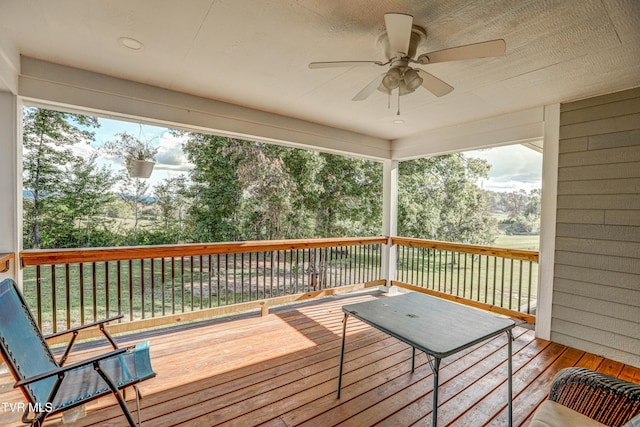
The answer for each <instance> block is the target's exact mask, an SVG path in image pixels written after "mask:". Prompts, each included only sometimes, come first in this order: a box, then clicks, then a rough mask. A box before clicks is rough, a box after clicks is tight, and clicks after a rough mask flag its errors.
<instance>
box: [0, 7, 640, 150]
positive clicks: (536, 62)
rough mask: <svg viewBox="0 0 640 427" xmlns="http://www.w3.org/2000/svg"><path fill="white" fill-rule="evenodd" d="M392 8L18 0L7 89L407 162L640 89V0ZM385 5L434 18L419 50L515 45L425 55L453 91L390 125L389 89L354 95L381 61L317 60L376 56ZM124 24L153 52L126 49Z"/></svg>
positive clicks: (5, 18) (3, 40) (420, 96)
mask: <svg viewBox="0 0 640 427" xmlns="http://www.w3.org/2000/svg"><path fill="white" fill-rule="evenodd" d="M34 6H37V7H34ZM392 9H393V10H392ZM395 9H397V5H395V4H390V3H389V2H385V1H377V2H373V3H372V2H370V1H366V2H364V1H363V2H360V1H358V2H349V3H348V4H343V5H339V6H336V5H331V4H328V3H327V4H324V3H313V2H309V3H304V2H302V3H301V2H297V1H284V2H279V3H278V4H269V7H267V6H266V5H256V4H255V3H253V2H245V1H238V2H228V3H227V2H216V1H213V0H198V1H196V2H193V3H190V6H189V7H184V6H182V5H180V4H179V3H171V2H168V3H164V4H158V3H157V2H153V1H150V0H146V1H140V2H136V3H135V5H131V4H130V3H129V2H125V1H115V2H108V3H90V2H83V1H71V2H67V3H65V4H64V5H60V4H51V3H50V2H45V1H36V2H30V3H25V2H21V1H14V0H10V1H8V2H4V3H3V12H4V13H3V14H2V16H1V17H0V63H1V65H2V66H0V90H5V91H10V92H13V93H14V94H16V95H20V96H21V97H24V98H25V99H26V100H28V101H30V102H44V103H50V104H54V105H57V106H58V107H60V108H72V109H74V108H79V109H87V110H89V111H93V112H94V113H96V114H98V115H111V116H117V117H120V118H123V119H128V120H135V121H145V122H152V123H163V124H167V125H171V126H175V127H181V128H188V129H195V130H200V131H205V132H215V133H220V134H228V135H234V136H240V137H247V138H253V139H259V140H264V141H269V142H275V143H280V144H286V145H295V146H300V147H305V148H311V149H316V150H322V151H330V152H335V153H341V154H347V155H354V156H360V157H366V158H371V159H376V160H386V159H395V160H405V159H410V158H415V157H421V156H429V155H435V154H442V153H446V152H455V151H460V150H464V149H473V148H480V147H487V146H495V145H503V144H510V143H525V144H534V145H536V146H538V148H539V146H540V142H541V140H542V136H543V122H544V108H543V107H544V106H545V105H550V104H556V103H559V102H564V101H570V100H575V99H581V98H587V97H590V96H594V95H599V94H603V93H609V92H614V91H618V90H623V89H626V88H630V87H635V86H638V85H640V30H639V29H638V28H640V6H639V5H638V4H636V3H635V2H616V3H608V2H604V3H603V2H600V1H595V0H593V1H591V0H590V1H585V2H581V3H580V4H579V5H570V4H566V3H562V2H561V3H558V4H555V5H548V4H541V3H540V2H538V1H536V0H528V1H525V2H518V4H517V6H516V5H513V6H510V7H505V6H504V3H503V2H500V1H498V0H490V1H482V2H471V3H469V2H439V1H438V2H430V3H425V2H422V1H418V0H412V1H409V2H403V7H402V10H395ZM389 11H396V12H406V13H411V14H412V15H413V16H414V23H415V24H418V25H420V26H423V27H425V28H426V29H427V34H428V36H427V45H426V46H425V47H424V49H423V50H425V51H431V50H437V49H442V48H447V47H451V46H457V45H463V44H468V43H474V42H478V41H482V40H489V39H495V38H503V39H505V40H506V43H507V53H506V55H504V56H502V57H499V58H485V59H478V60H468V61H455V62H449V63H442V64H432V65H429V66H428V67H425V68H428V71H429V72H431V73H433V74H434V75H436V76H438V77H440V78H442V79H443V80H446V81H447V82H448V83H450V84H452V85H453V86H454V87H455V90H454V92H452V93H451V94H449V95H447V96H444V97H441V98H436V97H435V96H433V95H431V94H430V93H428V92H426V91H423V90H422V89H421V91H422V92H418V93H414V94H411V95H407V96H403V97H402V98H401V116H400V118H401V119H402V120H404V123H402V124H394V123H393V121H394V120H395V119H397V116H396V115H395V112H396V108H395V100H392V101H391V104H392V108H391V109H388V108H387V102H388V99H387V97H386V95H384V94H382V93H378V92H376V93H374V94H373V95H372V96H371V97H370V98H369V99H367V100H366V101H363V102H353V101H351V97H352V96H353V94H354V93H356V92H357V91H358V90H359V89H360V88H361V87H362V86H364V85H365V84H366V83H367V82H368V81H370V80H371V77H372V74H371V73H372V72H373V73H374V75H375V74H376V73H377V72H378V69H374V70H373V71H372V70H371V69H369V68H367V67H364V68H362V67H355V68H346V69H332V70H309V69H308V68H307V64H308V63H309V62H311V61H322V60H340V59H374V60H375V59H379V58H380V57H381V55H382V53H381V51H380V48H379V46H378V45H377V44H376V40H377V38H378V36H379V35H380V33H381V32H382V31H384V20H383V14H384V13H385V12H389ZM121 36H135V37H136V38H138V39H140V41H142V42H143V43H144V48H143V49H142V50H140V51H135V52H133V51H131V50H128V49H125V48H124V47H122V46H119V45H118V43H117V40H118V37H121ZM310 41H312V42H310ZM61 64H64V65H61Z"/></svg>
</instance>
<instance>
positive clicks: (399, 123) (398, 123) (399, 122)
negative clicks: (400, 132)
mask: <svg viewBox="0 0 640 427" xmlns="http://www.w3.org/2000/svg"><path fill="white" fill-rule="evenodd" d="M393 123H394V124H396V125H401V124H402V123H404V120H401V119H398V120H394V121H393Z"/></svg>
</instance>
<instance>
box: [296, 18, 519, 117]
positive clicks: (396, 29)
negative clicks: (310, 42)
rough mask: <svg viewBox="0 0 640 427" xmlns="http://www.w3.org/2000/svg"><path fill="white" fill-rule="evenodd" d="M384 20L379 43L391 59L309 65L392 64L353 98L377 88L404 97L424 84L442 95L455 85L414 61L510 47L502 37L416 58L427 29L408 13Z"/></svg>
mask: <svg viewBox="0 0 640 427" xmlns="http://www.w3.org/2000/svg"><path fill="white" fill-rule="evenodd" d="M384 22H385V27H386V32H385V33H383V34H382V35H381V36H380V37H379V38H378V43H379V44H382V45H383V47H384V50H385V56H386V57H387V61H385V62H382V61H332V62H312V63H310V64H309V68H311V69H315V68H333V67H353V66H359V65H378V66H381V67H384V66H387V65H388V66H389V69H388V70H387V71H386V72H384V73H382V74H380V75H379V76H377V77H376V78H375V79H373V80H372V81H371V82H370V83H369V84H368V85H366V86H365V87H364V88H363V89H362V90H361V91H360V92H358V93H357V94H356V95H355V96H354V97H353V101H363V100H365V99H367V98H368V97H369V95H371V94H372V93H373V92H374V91H375V90H376V89H377V90H379V91H381V92H383V93H386V94H388V95H391V93H392V91H394V90H395V89H398V96H402V95H407V94H409V93H413V92H414V91H415V90H416V89H418V88H419V87H420V86H422V87H424V88H425V89H427V90H428V91H429V92H431V93H433V94H434V95H435V96H438V97H440V96H444V95H446V94H448V93H449V92H451V91H452V90H453V87H452V86H450V85H449V84H447V83H445V82H443V81H442V80H440V79H439V78H437V77H436V76H434V75H432V74H430V73H428V72H426V71H424V70H422V69H420V68H413V67H412V66H411V65H410V64H417V65H426V64H433V63H437V62H447V61H458V60H462V59H474V58H488V57H495V56H500V55H503V54H504V52H505V50H506V42H505V41H504V40H502V39H498V40H490V41H485V42H480V43H473V44H469V45H464V46H458V47H452V48H448V49H443V50H437V51H434V52H429V53H423V54H421V55H418V56H417V57H416V58H415V59H414V57H415V55H416V51H417V49H418V47H419V46H420V45H421V44H423V43H424V42H425V41H426V38H427V32H426V31H425V29H424V28H422V27H419V26H417V25H414V24H413V16H411V15H407V14H404V13H385V15H384ZM398 114H399V113H398Z"/></svg>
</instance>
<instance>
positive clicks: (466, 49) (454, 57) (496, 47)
mask: <svg viewBox="0 0 640 427" xmlns="http://www.w3.org/2000/svg"><path fill="white" fill-rule="evenodd" d="M506 49H507V43H506V42H505V41H504V40H502V39H498V40H490V41H486V42H480V43H473V44H468V45H465V46H458V47H452V48H449V49H442V50H437V51H435V52H429V53H423V54H422V55H420V56H419V57H418V62H419V63H421V64H433V63H435V62H447V61H458V60H461V59H475V58H490V57H494V56H500V55H504V52H505V50H506Z"/></svg>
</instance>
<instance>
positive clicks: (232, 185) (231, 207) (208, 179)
mask: <svg viewBox="0 0 640 427" xmlns="http://www.w3.org/2000/svg"><path fill="white" fill-rule="evenodd" d="M230 144H231V143H230V141H229V139H228V138H225V137H222V136H215V135H204V134H197V133H191V134H189V139H188V141H187V142H186V143H185V144H184V146H183V150H184V152H185V153H186V154H187V158H188V159H189V161H190V162H191V163H192V164H193V165H194V166H195V167H194V169H193V170H192V171H191V174H190V175H191V183H192V184H191V188H190V196H191V198H192V203H191V206H190V209H189V214H190V216H191V218H192V220H193V222H194V227H193V239H194V241H196V242H221V241H228V240H230V241H233V240H237V237H238V235H239V228H238V224H239V221H238V216H237V214H238V206H239V205H240V201H241V196H242V192H241V187H240V185H239V182H238V176H237V168H238V160H237V159H234V158H232V156H230V155H224V154H222V152H221V149H223V148H227V147H229V145H230Z"/></svg>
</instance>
